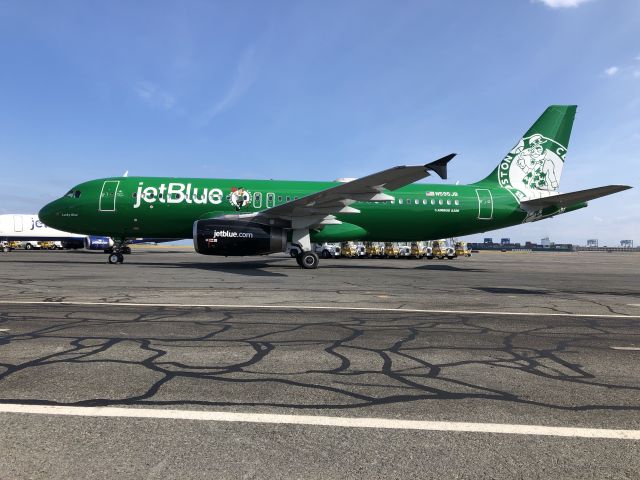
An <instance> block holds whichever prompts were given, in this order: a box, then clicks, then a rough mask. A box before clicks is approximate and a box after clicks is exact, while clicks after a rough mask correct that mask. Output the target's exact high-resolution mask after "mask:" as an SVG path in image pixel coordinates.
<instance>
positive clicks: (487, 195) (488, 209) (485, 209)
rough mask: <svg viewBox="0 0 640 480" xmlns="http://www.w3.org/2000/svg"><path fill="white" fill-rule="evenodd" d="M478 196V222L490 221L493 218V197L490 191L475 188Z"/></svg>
mask: <svg viewBox="0 0 640 480" xmlns="http://www.w3.org/2000/svg"><path fill="white" fill-rule="evenodd" d="M476 195H477V196H478V220H491V219H492V218H493V197H492V196H491V190H488V189H486V188H476Z"/></svg>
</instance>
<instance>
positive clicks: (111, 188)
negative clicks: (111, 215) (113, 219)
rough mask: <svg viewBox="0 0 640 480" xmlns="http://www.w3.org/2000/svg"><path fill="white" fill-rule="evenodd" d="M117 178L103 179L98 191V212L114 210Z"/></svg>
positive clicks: (118, 182)
mask: <svg viewBox="0 0 640 480" xmlns="http://www.w3.org/2000/svg"><path fill="white" fill-rule="evenodd" d="M119 185H120V181H119V180H105V182H104V183H103V184H102V190H101V191H100V203H99V204H98V210H99V211H100V212H115V211H116V193H117V192H118V186H119Z"/></svg>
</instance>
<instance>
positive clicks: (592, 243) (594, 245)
mask: <svg viewBox="0 0 640 480" xmlns="http://www.w3.org/2000/svg"><path fill="white" fill-rule="evenodd" d="M587 247H592V248H598V239H597V238H591V239H589V240H587Z"/></svg>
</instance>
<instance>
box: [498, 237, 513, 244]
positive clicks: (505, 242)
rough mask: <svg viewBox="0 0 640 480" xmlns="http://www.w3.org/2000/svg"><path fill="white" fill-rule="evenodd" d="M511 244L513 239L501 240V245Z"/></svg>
mask: <svg viewBox="0 0 640 480" xmlns="http://www.w3.org/2000/svg"><path fill="white" fill-rule="evenodd" d="M510 244H511V239H510V238H501V239H500V245H510Z"/></svg>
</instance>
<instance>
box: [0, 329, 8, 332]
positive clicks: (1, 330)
mask: <svg viewBox="0 0 640 480" xmlns="http://www.w3.org/2000/svg"><path fill="white" fill-rule="evenodd" d="M8 331H9V329H8V328H0V332H8Z"/></svg>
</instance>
